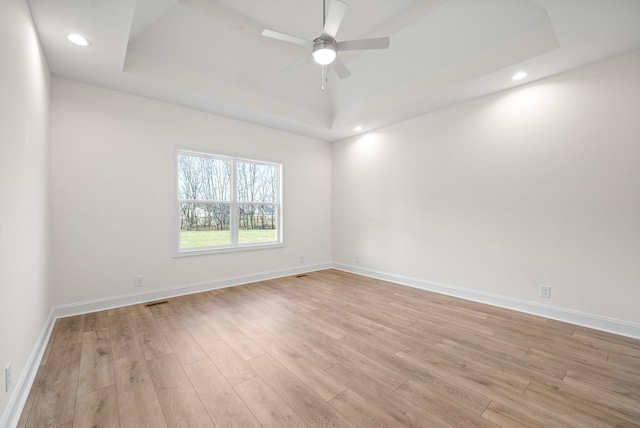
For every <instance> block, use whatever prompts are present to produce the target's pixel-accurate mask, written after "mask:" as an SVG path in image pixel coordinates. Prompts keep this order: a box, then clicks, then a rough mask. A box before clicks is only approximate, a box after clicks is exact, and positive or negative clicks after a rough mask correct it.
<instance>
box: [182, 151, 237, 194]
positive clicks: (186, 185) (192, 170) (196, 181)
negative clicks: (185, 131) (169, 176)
mask: <svg viewBox="0 0 640 428" xmlns="http://www.w3.org/2000/svg"><path fill="white" fill-rule="evenodd" d="M178 192H179V198H180V199H198V200H207V201H229V200H230V197H231V162H230V161H228V160H223V159H213V158H209V157H203V156H193V155H186V154H180V155H179V156H178Z"/></svg>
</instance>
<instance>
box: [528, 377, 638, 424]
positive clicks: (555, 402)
mask: <svg viewBox="0 0 640 428" xmlns="http://www.w3.org/2000/svg"><path fill="white" fill-rule="evenodd" d="M524 398H525V399H527V400H530V401H533V402H535V403H537V404H538V405H542V406H543V407H545V408H547V409H554V410H556V411H557V412H561V413H563V414H565V415H567V416H569V417H571V418H573V419H574V420H575V424H576V425H582V424H584V425H588V424H590V423H596V424H598V425H600V426H606V425H612V426H625V425H627V426H629V425H630V424H629V421H628V420H625V419H623V418H620V417H618V416H616V415H614V414H613V413H610V412H605V411H603V410H600V409H598V408H597V407H595V406H593V405H591V403H589V402H587V401H586V400H582V399H580V398H579V397H576V396H571V395H570V394H563V393H560V392H557V391H554V390H553V389H551V388H548V387H546V386H543V385H538V384H536V383H534V382H532V383H531V384H530V385H529V386H528V387H527V390H526V391H525V393H524Z"/></svg>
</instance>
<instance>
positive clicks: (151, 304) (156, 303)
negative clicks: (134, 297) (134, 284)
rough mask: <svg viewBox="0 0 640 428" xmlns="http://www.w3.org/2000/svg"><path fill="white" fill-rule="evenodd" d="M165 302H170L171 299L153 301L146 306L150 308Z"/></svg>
mask: <svg viewBox="0 0 640 428" xmlns="http://www.w3.org/2000/svg"><path fill="white" fill-rule="evenodd" d="M165 303H169V301H168V300H163V301H161V302H151V303H147V304H146V305H145V306H146V307H147V308H148V307H149V306H156V305H164V304H165Z"/></svg>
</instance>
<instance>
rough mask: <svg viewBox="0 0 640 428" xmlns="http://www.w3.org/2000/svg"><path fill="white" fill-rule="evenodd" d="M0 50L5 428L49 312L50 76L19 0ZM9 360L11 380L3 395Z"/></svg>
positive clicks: (0, 401) (13, 0) (1, 29)
mask: <svg viewBox="0 0 640 428" xmlns="http://www.w3.org/2000/svg"><path fill="white" fill-rule="evenodd" d="M0 52H2V58H1V59H0V373H1V376H0V379H1V381H0V425H2V423H3V419H6V418H8V417H9V416H10V415H8V414H7V413H6V412H5V410H7V406H8V404H9V401H10V399H11V398H12V397H13V399H14V400H15V399H16V397H17V394H16V386H17V385H18V384H19V380H20V378H22V377H24V376H25V368H26V365H27V363H28V361H29V358H30V356H31V355H32V352H33V351H34V347H35V344H36V342H37V340H38V337H39V336H40V334H41V333H42V330H43V327H44V325H45V322H46V320H47V317H48V315H49V312H50V310H51V301H50V275H49V235H50V233H49V230H50V227H49V218H50V203H49V172H50V168H49V154H50V150H49V71H48V69H47V64H46V61H45V60H44V58H43V56H42V54H41V51H40V45H39V42H38V38H37V35H36V32H35V29H34V27H33V23H32V21H31V16H30V14H29V9H28V7H27V3H26V1H24V0H2V1H1V2H0ZM9 363H11V364H12V368H13V369H12V375H13V382H12V387H11V389H10V390H9V391H8V392H5V388H4V370H5V368H6V367H7V365H8V364H9ZM36 364H37V362H36ZM3 415H4V416H3Z"/></svg>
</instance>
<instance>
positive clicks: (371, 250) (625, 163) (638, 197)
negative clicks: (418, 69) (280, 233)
mask: <svg viewBox="0 0 640 428" xmlns="http://www.w3.org/2000/svg"><path fill="white" fill-rule="evenodd" d="M332 245H333V260H334V262H336V263H340V264H344V265H349V266H352V267H357V268H358V269H363V270H365V271H367V270H368V271H372V272H378V273H383V274H390V275H394V276H399V277H408V278H414V279H418V280H422V281H426V282H428V281H433V282H437V283H442V284H446V285H449V286H454V287H462V288H466V289H470V290H473V291H475V292H479V293H490V294H494V295H498V296H504V297H507V298H512V299H519V300H524V301H528V302H534V303H536V304H538V303H540V304H547V305H552V306H556V307H559V308H564V309H568V310H573V311H579V312H583V313H587V314H592V315H596V316H600V317H607V318H613V319H616V320H622V321H627V322H631V323H636V324H637V323H640V306H639V303H638V302H640V52H634V53H631V54H628V55H625V56H621V57H617V58H614V59H611V60H608V61H605V62H602V63H599V64H596V65H592V66H589V67H584V68H581V69H578V70H575V71H572V72H568V73H566V74H563V75H559V76H556V77H553V78H549V79H545V80H542V81H539V82H534V83H531V84H529V85H526V86H523V87H521V88H518V89H514V90H510V91H506V92H503V93H499V94H496V95H493V96H489V97H485V98H482V99H478V100H474V101H472V102H468V103H465V104H462V105H458V106H455V107H452V108H449V109H446V110H442V111H439V112H436V113H432V114H429V115H425V116H421V117H418V118H415V119H412V120H409V121H406V122H403V123H400V124H396V125H393V126H389V127H387V128H384V129H380V130H378V131H375V132H372V133H370V134H368V135H364V136H361V137H357V138H352V139H348V140H345V141H342V142H338V143H336V144H334V146H333V242H332ZM355 257H360V264H359V265H356V262H355ZM541 284H545V285H550V286H551V287H552V297H551V299H542V298H540V297H539V296H538V291H539V288H538V287H539V285H541Z"/></svg>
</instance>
